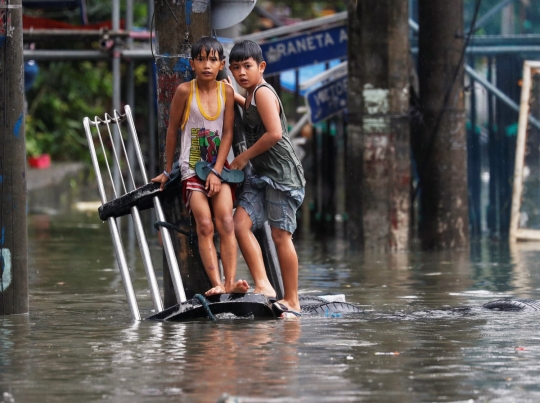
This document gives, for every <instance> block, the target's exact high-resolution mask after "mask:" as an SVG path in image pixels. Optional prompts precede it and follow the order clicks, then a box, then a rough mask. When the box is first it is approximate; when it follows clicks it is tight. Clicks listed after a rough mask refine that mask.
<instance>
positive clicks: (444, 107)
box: [412, 0, 482, 202]
mask: <svg viewBox="0 0 540 403" xmlns="http://www.w3.org/2000/svg"><path fill="white" fill-rule="evenodd" d="M481 4H482V0H476V4H475V8H474V14H473V18H472V21H471V28H470V29H469V32H468V33H467V35H465V42H464V44H463V48H462V49H461V54H460V57H459V62H458V64H457V66H456V69H455V71H454V76H453V78H452V81H451V82H450V85H449V86H448V88H447V90H446V93H445V95H444V99H443V105H442V107H441V108H440V110H439V113H438V114H437V118H436V120H435V125H434V126H433V130H432V133H431V135H430V136H429V143H428V147H427V149H426V152H425V154H424V158H423V159H422V160H421V161H418V164H417V166H418V172H419V176H418V183H417V184H416V187H415V188H414V192H413V195H412V202H414V200H415V199H416V196H417V194H418V190H419V189H420V187H421V184H422V179H421V175H420V172H423V170H424V169H425V167H426V165H427V162H428V160H429V158H430V156H431V153H432V151H433V146H434V144H435V138H436V136H437V133H438V131H439V126H440V124H441V121H442V116H443V112H444V111H446V110H447V108H448V102H449V101H450V95H452V90H453V88H454V85H455V83H456V81H457V79H458V77H459V73H460V72H461V70H462V69H463V63H464V60H465V52H466V50H467V47H468V46H469V41H470V39H471V36H472V35H473V33H474V32H473V28H474V26H475V25H476V19H477V18H478V12H479V10H480V5H481Z"/></svg>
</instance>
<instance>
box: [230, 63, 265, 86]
mask: <svg viewBox="0 0 540 403" xmlns="http://www.w3.org/2000/svg"><path fill="white" fill-rule="evenodd" d="M265 67H266V62H264V61H263V62H261V64H259V65H257V62H256V61H255V60H253V58H252V57H250V58H249V59H246V60H244V61H241V62H232V63H231V64H230V66H229V70H230V71H231V73H232V74H233V76H234V79H235V80H236V82H237V83H238V85H240V87H242V88H246V89H248V90H249V89H252V88H254V87H256V86H257V84H259V81H261V77H262V75H263V73H264V69H265Z"/></svg>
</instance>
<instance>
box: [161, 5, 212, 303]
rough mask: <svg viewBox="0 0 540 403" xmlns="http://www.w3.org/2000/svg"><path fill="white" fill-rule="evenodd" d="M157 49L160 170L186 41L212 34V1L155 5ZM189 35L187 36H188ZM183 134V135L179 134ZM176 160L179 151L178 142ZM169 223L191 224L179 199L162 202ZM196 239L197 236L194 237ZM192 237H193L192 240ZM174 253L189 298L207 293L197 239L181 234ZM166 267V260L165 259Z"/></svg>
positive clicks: (170, 299)
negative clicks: (183, 46)
mask: <svg viewBox="0 0 540 403" xmlns="http://www.w3.org/2000/svg"><path fill="white" fill-rule="evenodd" d="M154 13H155V14H154V15H155V30H156V47H155V49H154V52H155V58H156V65H157V93H158V116H157V119H158V149H159V161H160V167H161V169H163V167H164V166H165V140H166V136H167V127H168V124H169V111H170V108H171V102H172V98H173V95H174V92H175V90H176V87H178V85H180V84H181V83H183V82H185V81H186V80H190V79H191V78H190V77H189V76H187V73H186V64H185V63H186V62H187V59H186V58H185V57H182V56H184V55H183V54H182V52H183V50H182V45H183V44H184V41H185V39H188V41H189V42H190V43H191V44H192V43H193V42H195V41H197V40H198V39H199V38H201V37H203V36H209V35H210V33H211V7H210V0H197V1H190V0H182V1H167V0H156V1H155V2H154ZM186 34H187V35H186ZM179 134H180V133H179ZM177 144H178V148H177V150H176V154H175V159H176V158H178V154H179V152H180V144H181V143H180V141H178V143H177ZM163 207H164V210H165V215H166V217H167V221H169V222H171V223H179V222H180V223H183V224H184V225H186V224H189V215H188V213H187V211H186V209H185V207H184V206H183V203H182V202H181V195H180V192H179V194H178V197H175V198H174V199H171V200H166V201H165V202H164V203H163ZM194 237H195V238H196V234H195V235H194ZM191 238H193V237H191ZM175 240H176V242H174V243H175V250H176V251H177V253H176V255H177V258H178V265H179V267H180V274H181V276H182V281H183V283H184V289H185V292H186V297H187V298H188V299H189V298H192V297H193V295H194V294H196V293H200V292H204V291H206V290H208V289H210V288H211V283H210V281H209V280H208V277H207V276H206V273H205V271H204V266H203V265H202V262H201V259H200V256H199V251H198V248H197V246H196V243H195V242H194V241H195V240H194V239H188V237H186V236H184V235H181V234H178V236H177V237H176V238H175ZM163 261H164V267H167V262H166V259H165V258H164V259H163ZM163 277H164V281H163V282H164V305H165V307H170V306H172V305H174V304H176V303H177V301H176V297H175V293H174V289H173V286H172V282H171V279H170V276H169V271H168V270H167V269H165V270H164V276H163Z"/></svg>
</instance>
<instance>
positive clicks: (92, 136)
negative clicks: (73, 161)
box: [83, 105, 186, 320]
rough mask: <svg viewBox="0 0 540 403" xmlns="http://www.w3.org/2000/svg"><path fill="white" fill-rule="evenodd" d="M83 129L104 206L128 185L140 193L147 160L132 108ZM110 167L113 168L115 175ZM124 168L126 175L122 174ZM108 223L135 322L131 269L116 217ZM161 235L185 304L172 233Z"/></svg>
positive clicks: (142, 242) (156, 298)
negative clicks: (107, 185)
mask: <svg viewBox="0 0 540 403" xmlns="http://www.w3.org/2000/svg"><path fill="white" fill-rule="evenodd" d="M122 122H127V130H124V131H122V127H121V123H122ZM83 125H84V129H85V132H86V138H87V140H88V146H89V149H90V155H91V158H92V164H93V166H94V171H95V173H96V179H97V183H98V188H99V194H100V197H101V202H102V205H105V204H106V203H108V202H110V201H112V200H115V199H117V198H120V197H122V196H125V195H126V194H128V193H129V191H128V187H127V186H126V183H127V184H128V186H129V185H131V186H132V187H133V189H137V188H138V186H137V184H136V175H135V174H136V173H138V174H139V177H140V178H141V179H140V180H142V182H143V183H142V184H141V185H140V186H142V185H145V184H147V183H148V177H147V174H146V169H145V165H144V159H143V155H142V152H141V148H140V144H139V140H138V137H137V132H136V130H135V124H134V122H133V116H132V114H131V108H130V107H129V105H126V106H125V108H124V114H119V113H118V112H117V111H116V110H114V112H113V115H112V116H111V115H109V114H108V113H106V114H105V115H104V118H103V119H102V118H100V117H98V116H96V117H95V118H94V120H90V118H88V117H85V118H84V119H83ZM92 127H93V128H94V130H92ZM102 128H106V133H105V134H108V139H109V141H110V150H109V151H108V150H107V148H106V147H105V144H104V139H103V136H102V133H101V129H102ZM111 128H112V130H111ZM98 139H99V145H100V148H101V153H102V155H103V156H104V158H105V166H106V173H105V174H108V176H109V180H110V182H111V184H112V195H108V194H107V192H106V191H105V186H104V180H103V176H102V172H101V167H100V164H99V160H98V154H97V152H96V147H95V143H96V142H97V141H96V140H98ZM126 142H128V144H129V143H131V144H133V146H134V151H135V155H136V161H137V164H136V165H135V164H134V163H133V162H134V161H130V157H129V155H128V154H129V153H128V151H127V149H126ZM109 159H111V161H109ZM111 164H112V166H113V170H112V171H111ZM123 168H124V171H125V173H123ZM136 169H138V171H136ZM124 176H125V177H124ZM152 203H153V206H154V211H155V216H156V219H157V221H162V222H163V221H165V215H164V213H163V209H162V207H161V202H160V200H159V198H158V196H157V195H156V196H154V197H153V198H152ZM130 215H131V218H132V220H133V225H134V228H135V233H136V236H137V241H138V243H139V248H140V251H141V255H142V258H143V263H144V268H145V272H146V277H147V279H148V284H149V286H150V294H151V296H152V301H153V305H154V308H155V310H156V311H157V312H161V311H163V302H162V300H161V295H160V291H159V287H158V284H157V280H156V275H155V271H154V268H153V264H152V259H151V255H150V250H149V248H148V242H147V239H146V235H145V232H144V229H143V225H142V221H141V217H140V213H139V209H138V207H137V206H131V207H130ZM107 222H108V224H109V229H110V232H111V238H112V241H113V245H114V251H115V255H116V259H117V262H118V267H119V269H120V274H121V276H122V281H123V283H124V288H125V291H126V296H127V301H128V305H129V308H130V311H131V315H132V317H133V319H134V320H140V319H141V316H140V313H139V308H138V304H137V300H136V297H135V292H134V289H133V284H132V281H131V276H130V274H129V267H128V264H127V260H126V256H125V253H124V248H123V245H122V240H121V237H120V231H119V227H118V223H117V221H116V218H115V217H109V218H107ZM161 234H162V241H163V248H164V251H165V255H166V258H167V262H168V265H169V271H170V274H171V279H172V282H173V286H174V291H175V294H176V297H177V300H178V302H179V303H182V302H185V301H186V294H185V291H184V286H183V283H182V279H181V277H180V270H179V267H178V262H177V260H176V256H175V253H174V247H173V244H172V239H171V235H170V232H169V230H168V229H167V228H165V227H163V228H161Z"/></svg>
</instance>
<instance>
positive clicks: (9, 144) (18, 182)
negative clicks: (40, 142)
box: [0, 0, 28, 315]
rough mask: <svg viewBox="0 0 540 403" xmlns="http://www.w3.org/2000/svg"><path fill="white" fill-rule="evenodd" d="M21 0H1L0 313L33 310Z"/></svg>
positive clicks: (8, 313)
mask: <svg viewBox="0 0 540 403" xmlns="http://www.w3.org/2000/svg"><path fill="white" fill-rule="evenodd" d="M23 66H24V64H23V32H22V4H21V0H10V1H9V2H7V1H6V0H0V315H10V314H19V313H27V312H28V266H27V263H28V260H27V254H28V235H27V230H26V144H25V136H24V74H23V71H24V68H23Z"/></svg>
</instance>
